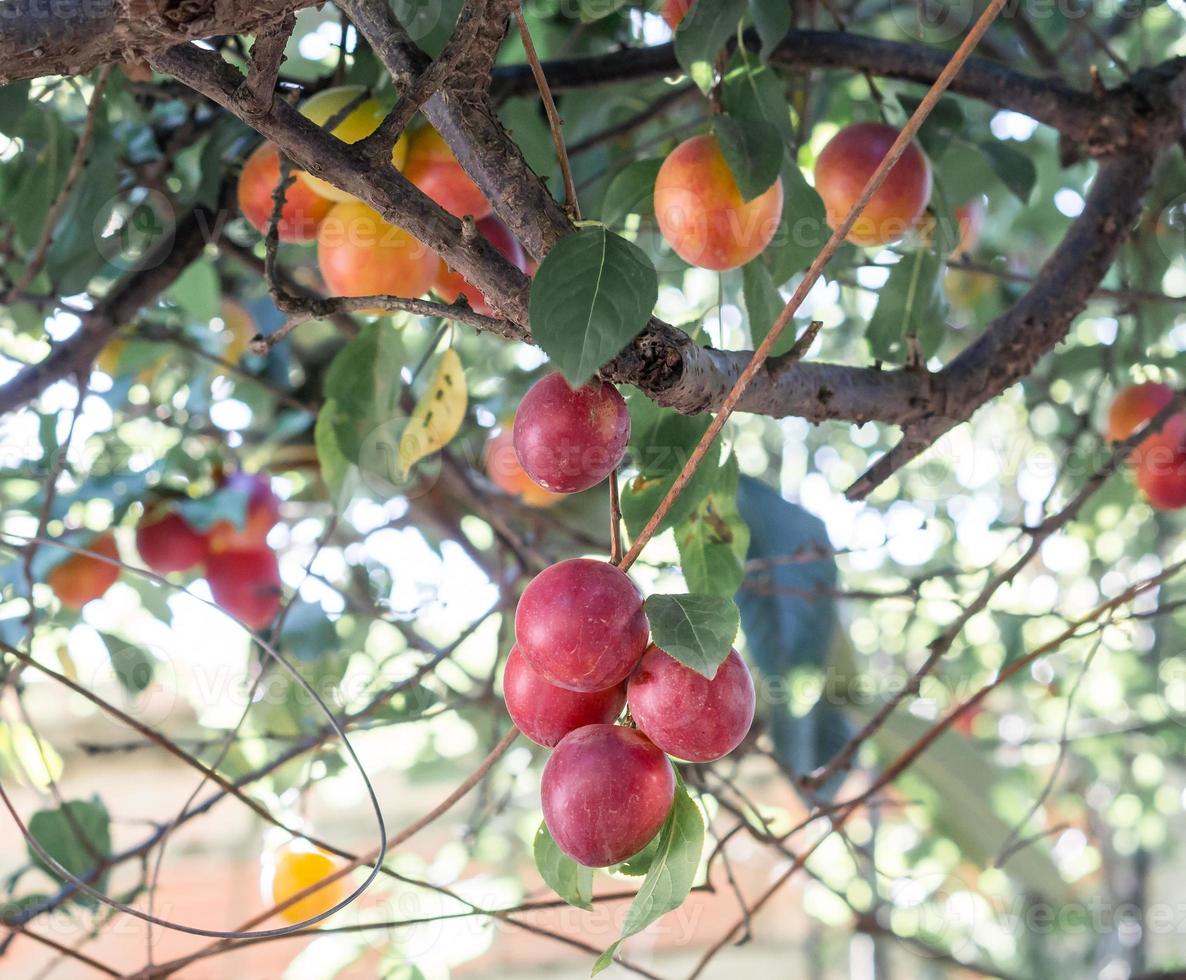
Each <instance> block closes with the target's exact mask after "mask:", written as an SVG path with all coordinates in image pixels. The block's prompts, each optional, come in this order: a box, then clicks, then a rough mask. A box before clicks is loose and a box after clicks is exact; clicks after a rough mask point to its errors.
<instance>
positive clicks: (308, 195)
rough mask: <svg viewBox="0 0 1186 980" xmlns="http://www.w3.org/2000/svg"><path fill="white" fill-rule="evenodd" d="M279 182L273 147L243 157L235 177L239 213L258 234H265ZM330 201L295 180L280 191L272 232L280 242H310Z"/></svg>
mask: <svg viewBox="0 0 1186 980" xmlns="http://www.w3.org/2000/svg"><path fill="white" fill-rule="evenodd" d="M278 183H280V156H279V153H278V152H277V150H276V147H275V146H274V145H273V144H271V143H264V144H263V145H262V146H259V147H257V148H256V150H255V151H254V152H253V153H252V154H251V156H249V157H248V158H247V162H246V163H244V164H243V170H242V172H241V173H240V174H239V189H238V194H239V210H240V211H242V212H243V217H244V218H246V219H247V221H248V222H249V223H250V224H251V226H252V227H253V228H254V229H255V230H256V231H258V232H259V233H260V234H261V235H264V234H267V231H268V222H269V221H270V220H271V218H272V206H273V202H272V194H273V192H274V191H275V190H276V185H277V184H278ZM331 207H333V201H331V200H329V199H328V198H326V197H322V196H321V195H320V194H318V193H317V192H316V191H315V190H314V189H313V188H312V187H311V186H310V185H309V184H307V183H304V182H302V181H300V180H295V181H293V182H292V183H291V184H289V185H288V188H287V189H286V190H285V192H284V207H283V208H282V209H281V211H280V221H279V222H278V223H277V225H276V231H277V233H278V234H279V236H280V240H281V241H282V242H311V241H312V240H313V239H314V238H316V237H317V226H318V225H319V224H321V219H322V218H324V217H325V216H326V214H328V213H329V209H330V208H331Z"/></svg>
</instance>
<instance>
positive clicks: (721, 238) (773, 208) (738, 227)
mask: <svg viewBox="0 0 1186 980" xmlns="http://www.w3.org/2000/svg"><path fill="white" fill-rule="evenodd" d="M781 217H782V178H781V177H780V178H777V179H776V180H775V181H774V183H773V184H772V185H771V186H770V187H769V188H767V190H765V191H763V192H762V193H761V194H759V195H758V196H757V197H755V198H754V199H753V200H751V201H746V200H745V199H744V198H743V197H742V195H741V190H740V189H739V188H738V186H737V181H736V180H735V179H734V177H733V172H732V171H731V170H730V169H729V164H728V163H727V162H726V161H725V155H724V154H723V153H722V152H721V147H720V143H718V142H717V138H716V137H715V136H712V135H708V134H706V135H702V136H693V137H692V138H691V139H689V140H685V141H684V142H683V143H681V144H680V145H679V146H677V147H676V148H675V149H674V150H672V151H671V153H669V154H668V155H667V158H666V159H665V160H664V161H663V165H662V166H661V167H660V168H659V175H658V177H656V178H655V218H656V220H657V221H658V222H659V230H660V231H661V232H662V233H663V237H664V239H666V241H667V243H668V244H669V245H670V246H671V247H672V248H673V249H674V250H675V253H676V254H677V255H678V256H679V257H680V258H681V259H683V260H684V261H685V262H688V263H690V264H691V265H696V266H700V267H701V268H703V269H714V270H717V271H723V270H725V269H735V268H737V267H738V266H740V265H745V263H747V262H749V261H750V260H751V259H753V258H754V257H755V256H757V255H758V254H759V253H760V252H761V251H762V250H763V249H765V248H766V246H767V245H769V244H770V242H771V240H772V239H773V238H774V233H775V232H776V231H777V230H778V224H779V221H780V219H781Z"/></svg>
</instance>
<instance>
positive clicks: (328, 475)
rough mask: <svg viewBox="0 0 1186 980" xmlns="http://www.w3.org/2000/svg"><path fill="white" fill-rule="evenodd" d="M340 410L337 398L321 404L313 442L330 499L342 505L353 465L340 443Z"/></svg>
mask: <svg viewBox="0 0 1186 980" xmlns="http://www.w3.org/2000/svg"><path fill="white" fill-rule="evenodd" d="M338 412H339V408H338V403H337V400H336V399H333V398H330V399H329V400H328V401H326V402H325V404H324V405H322V406H321V410H320V411H319V412H318V413H317V424H316V425H315V426H314V427H313V444H314V446H315V447H316V448H317V464H318V466H319V467H320V468H321V478H322V479H323V480H325V485H326V486H327V487H328V488H329V496H330V500H332V501H334V502H335V503H337V504H339V505H341V503H343V502H344V501H343V492H344V490H345V488H346V481H347V479H348V477H349V475H350V469H351V465H350V460H348V459H347V458H346V456H345V454H344V453H343V452H342V447H341V446H339V445H338V434H337V429H336V428H335V424H336V418H337V415H338Z"/></svg>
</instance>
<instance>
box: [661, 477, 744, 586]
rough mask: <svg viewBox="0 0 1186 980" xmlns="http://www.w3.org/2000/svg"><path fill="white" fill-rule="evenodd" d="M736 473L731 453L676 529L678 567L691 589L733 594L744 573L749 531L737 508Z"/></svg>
mask: <svg viewBox="0 0 1186 980" xmlns="http://www.w3.org/2000/svg"><path fill="white" fill-rule="evenodd" d="M738 477H739V473H738V468H737V458H736V457H735V456H730V457H729V459H728V460H726V462H725V465H724V466H722V467H721V469H720V471H719V475H718V478H717V485H716V486H715V487H713V490H712V492H711V493H710V494H709V495H708V496H707V497H705V498H704V500H703V501H701V503H700V504H699V505H698V506H697V507H696V509H695V510H694V511H692V513H691V515H690V516H689V517H688V518H687V520H685V521H684V522H683V523H681V524H680V525H679V526H678V527H677V528H676V529H675V542H676V544H677V545H678V546H679V558H680V569H681V570H682V571H683V573H684V581H685V582H687V583H688V588H689V589H691V590H692V591H693V592H700V593H705V594H707V595H719V596H732V595H733V594H734V593H735V592H736V591H737V590H738V589H739V588H740V587H741V582H742V579H743V578H744V577H745V552H746V549H747V548H748V547H749V538H750V532H749V526H748V525H747V524H746V523H745V521H743V520H742V519H741V514H740V513H739V512H738V510H737V481H738Z"/></svg>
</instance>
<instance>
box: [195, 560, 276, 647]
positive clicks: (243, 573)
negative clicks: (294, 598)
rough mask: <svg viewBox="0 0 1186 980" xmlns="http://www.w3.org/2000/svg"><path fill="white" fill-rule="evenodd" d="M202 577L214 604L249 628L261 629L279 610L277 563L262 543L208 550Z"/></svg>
mask: <svg viewBox="0 0 1186 980" xmlns="http://www.w3.org/2000/svg"><path fill="white" fill-rule="evenodd" d="M206 581H207V582H209V583H210V594H211V595H212V596H213V597H214V601H215V602H216V603H217V604H218V606H219V607H220V608H221V609H224V610H226V611H227V612H228V613H230V614H231V615H232V616H234V617H235V618H236V619H238V620H240V621H241V622H242V623H243V624H244V625H245V626H247V627H249V628H250V629H253V630H260V629H263V628H264V627H265V626H267V625H268V624H269V623H271V622H272V620H273V619H274V618H275V616H276V613H278V612H279V611H280V584H281V583H280V565H279V562H278V561H277V560H276V556H275V554H273V553H272V552H271V551H270V550H268V549H267V548H265V547H258V546H257V547H255V548H234V549H223V550H220V551H212V552H211V553H210V555H209V557H208V558H207V559H206Z"/></svg>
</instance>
